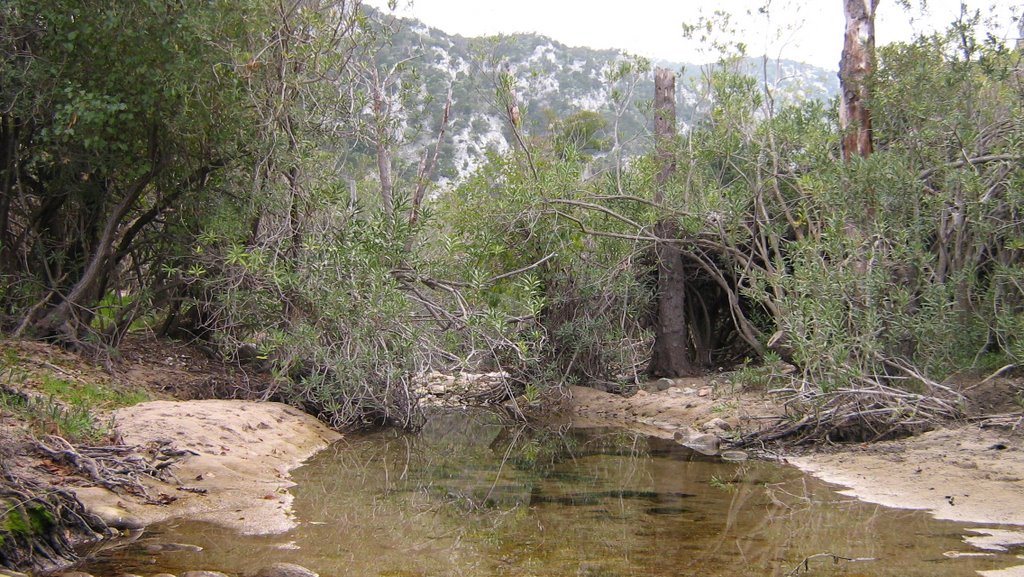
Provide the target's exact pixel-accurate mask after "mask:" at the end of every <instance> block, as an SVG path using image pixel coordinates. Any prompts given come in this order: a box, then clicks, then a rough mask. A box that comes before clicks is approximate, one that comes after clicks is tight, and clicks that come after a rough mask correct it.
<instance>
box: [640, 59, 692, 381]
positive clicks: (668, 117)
mask: <svg viewBox="0 0 1024 577" xmlns="http://www.w3.org/2000/svg"><path fill="white" fill-rule="evenodd" d="M675 94H676V77H675V74H673V73H672V72H671V71H670V70H666V69H664V68H659V69H657V71H655V75H654V151H655V156H656V157H657V159H658V165H659V166H658V176H657V179H656V181H655V190H654V202H656V203H658V204H661V203H663V202H664V201H665V189H666V188H667V187H668V180H669V178H671V176H672V174H673V173H674V172H675V170H676V162H675V146H674V144H675V133H676V100H675ZM654 231H655V235H657V237H658V238H659V239H664V240H665V241H669V242H663V241H661V240H659V241H658V242H657V243H656V244H655V246H654V253H655V257H656V258H657V261H658V294H657V303H658V308H657V311H658V314H657V318H656V320H655V323H654V350H653V351H652V352H651V364H650V366H649V367H648V368H647V372H648V373H649V374H650V375H652V376H655V377H682V376H690V375H693V374H694V366H693V361H692V359H691V353H690V334H689V329H688V326H687V323H688V319H687V317H686V271H685V270H684V268H683V256H682V253H681V252H680V250H679V249H678V248H677V247H676V245H675V244H673V243H672V242H670V241H673V240H675V238H676V236H677V232H678V231H677V230H676V227H675V225H674V223H672V222H671V220H669V219H665V220H662V221H660V222H658V224H657V225H656V226H655V229H654Z"/></svg>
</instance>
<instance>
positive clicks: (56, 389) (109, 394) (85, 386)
mask: <svg viewBox="0 0 1024 577" xmlns="http://www.w3.org/2000/svg"><path fill="white" fill-rule="evenodd" d="M39 388H40V390H42V391H43V392H44V393H46V394H47V395H49V396H51V397H54V398H56V399H59V400H60V401H63V402H64V403H67V404H68V405H71V406H75V407H85V408H89V409H91V410H109V409H117V408H119V407H129V406H131V405H137V404H139V403H141V402H143V401H147V400H149V396H148V395H147V394H146V393H144V392H141V391H129V392H125V391H118V390H115V389H113V388H111V387H108V386H106V385H102V384H99V383H76V382H73V381H69V380H66V379H61V378H57V377H54V376H53V375H44V376H43V377H42V379H41V381H40V383H39Z"/></svg>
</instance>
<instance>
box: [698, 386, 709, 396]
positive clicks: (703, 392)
mask: <svg viewBox="0 0 1024 577" xmlns="http://www.w3.org/2000/svg"><path fill="white" fill-rule="evenodd" d="M710 394H711V387H701V388H700V390H699V391H697V396H698V397H706V396H708V395H710Z"/></svg>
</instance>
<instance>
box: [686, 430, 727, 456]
mask: <svg viewBox="0 0 1024 577" xmlns="http://www.w3.org/2000/svg"><path fill="white" fill-rule="evenodd" d="M720 444H721V440H720V439H719V438H718V437H717V436H715V435H707V434H705V435H694V436H692V437H690V438H689V439H687V440H686V442H684V443H683V446H684V447H687V448H690V449H693V450H694V451H697V452H698V453H701V454H702V455H717V454H718V446H719V445H720Z"/></svg>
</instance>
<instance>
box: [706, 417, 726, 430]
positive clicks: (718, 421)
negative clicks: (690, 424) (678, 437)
mask: <svg viewBox="0 0 1024 577" xmlns="http://www.w3.org/2000/svg"><path fill="white" fill-rule="evenodd" d="M701 429H702V430H704V431H714V430H716V429H717V430H719V431H731V430H732V425H730V424H729V421H726V420H725V419H723V418H721V417H715V418H714V419H711V420H710V421H708V422H706V423H704V425H703V426H701Z"/></svg>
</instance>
